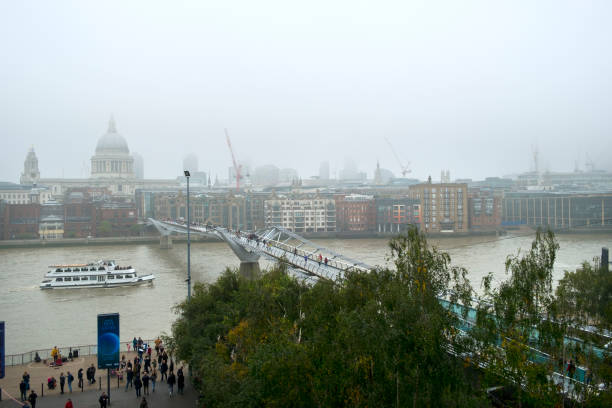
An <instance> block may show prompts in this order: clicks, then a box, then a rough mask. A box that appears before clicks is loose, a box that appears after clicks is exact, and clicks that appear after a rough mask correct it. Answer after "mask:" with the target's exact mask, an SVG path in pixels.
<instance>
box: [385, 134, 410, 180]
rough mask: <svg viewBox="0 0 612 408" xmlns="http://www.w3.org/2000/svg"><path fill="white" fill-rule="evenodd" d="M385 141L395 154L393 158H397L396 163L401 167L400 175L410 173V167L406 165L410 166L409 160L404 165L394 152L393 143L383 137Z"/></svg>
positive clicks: (403, 175)
mask: <svg viewBox="0 0 612 408" xmlns="http://www.w3.org/2000/svg"><path fill="white" fill-rule="evenodd" d="M385 141H386V142H387V144H388V145H389V148H390V149H391V151H392V152H393V156H395V160H397V164H399V166H400V168H401V169H402V177H406V174H408V173H410V169H409V168H408V166H410V162H407V163H406V165H404V164H402V161H401V160H400V158H399V156H398V155H397V153H396V152H395V148H393V145H392V144H391V142H390V141H389V139H387V138H386V137H385Z"/></svg>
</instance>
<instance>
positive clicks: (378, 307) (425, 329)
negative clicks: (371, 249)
mask: <svg viewBox="0 0 612 408" xmlns="http://www.w3.org/2000/svg"><path fill="white" fill-rule="evenodd" d="M390 249H391V257H392V259H393V261H394V264H395V268H396V269H395V270H390V269H376V270H373V271H370V272H367V273H366V272H346V274H345V276H344V277H343V278H341V279H338V280H337V281H334V282H332V281H327V280H320V281H318V282H316V283H315V284H314V285H307V284H305V283H304V282H303V281H301V280H300V279H298V278H295V277H292V276H290V275H289V274H288V273H287V271H286V269H285V267H284V266H283V265H282V264H279V265H276V266H275V267H274V268H272V269H271V270H269V271H267V272H266V273H264V274H263V275H262V277H261V278H260V279H258V280H245V279H242V278H241V277H240V276H239V274H238V273H237V272H236V271H230V270H226V271H225V273H224V274H223V275H222V276H221V277H220V278H219V279H218V281H217V282H216V283H214V284H211V285H201V284H199V285H196V286H195V290H194V295H193V296H192V298H191V301H189V302H183V303H182V304H180V305H179V306H178V308H177V309H178V311H179V312H180V317H179V318H178V319H177V321H176V322H175V324H174V325H173V329H172V337H173V339H174V345H175V347H176V352H177V354H178V357H179V358H180V359H182V360H186V361H188V362H189V363H190V365H191V367H192V369H193V371H194V375H195V378H196V381H195V382H196V386H197V388H198V389H199V390H200V392H201V393H202V394H203V395H204V401H203V403H204V404H206V406H270V407H286V406H296V407H300V406H302V407H312V406H319V407H328V406H353V407H366V406H382V407H386V406H388V407H399V406H413V407H416V406H449V407H453V406H480V405H483V404H485V400H484V397H483V393H482V392H479V391H478V390H477V389H475V388H473V386H472V382H471V381H470V380H471V378H470V377H468V376H466V370H465V368H464V362H463V361H462V360H461V359H460V358H457V354H460V353H461V351H462V350H463V348H464V344H463V341H462V337H461V336H459V334H458V331H457V330H456V329H455V327H456V324H457V319H456V316H455V315H454V314H453V313H451V312H450V311H449V310H448V309H446V308H445V307H443V306H442V305H441V303H440V301H439V299H438V298H439V297H448V298H452V299H453V300H455V301H456V300H458V299H464V300H465V301H466V302H469V299H470V297H471V291H472V289H471V286H470V285H469V282H468V281H467V279H466V278H465V275H466V271H465V270H464V269H461V268H453V267H451V266H450V257H449V256H448V254H445V253H441V252H438V251H437V250H436V249H435V248H430V247H428V245H427V241H426V239H425V237H424V236H423V235H422V234H419V233H418V231H416V230H415V229H412V230H410V231H409V232H408V233H407V234H406V235H404V236H402V237H399V238H396V239H394V240H392V241H391V242H390ZM449 350H454V351H455V354H453V353H450V352H449Z"/></svg>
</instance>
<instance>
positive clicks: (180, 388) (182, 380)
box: [176, 368, 185, 395]
mask: <svg viewBox="0 0 612 408" xmlns="http://www.w3.org/2000/svg"><path fill="white" fill-rule="evenodd" d="M176 386H177V387H178V393H179V394H181V395H183V389H184V388H185V376H184V375H183V370H182V369H180V368H179V370H178V375H177V379H176Z"/></svg>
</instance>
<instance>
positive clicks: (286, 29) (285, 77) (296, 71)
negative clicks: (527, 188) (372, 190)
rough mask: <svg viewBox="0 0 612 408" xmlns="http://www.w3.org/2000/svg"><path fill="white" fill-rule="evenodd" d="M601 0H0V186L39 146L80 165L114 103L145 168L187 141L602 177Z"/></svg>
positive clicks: (366, 166)
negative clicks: (594, 171) (589, 165)
mask: <svg viewBox="0 0 612 408" xmlns="http://www.w3.org/2000/svg"><path fill="white" fill-rule="evenodd" d="M611 12H612V3H610V2H607V1H593V2H589V3H588V4H587V3H582V2H570V1H539V2H530V1H513V2H503V3H502V2H487V1H463V2H453V1H437V2H432V1H412V2H400V1H380V2H359V1H338V2H323V1H311V2H306V3H292V2H286V1H261V2H249V1H227V2H215V3H213V2H201V1H184V2H180V3H178V2H168V3H167V4H162V3H153V2H145V1H133V2H120V1H108V2H104V3H89V2H87V3H75V2H68V1H54V2H44V1H22V2H5V3H3V4H2V6H0V34H1V35H0V50H2V57H3V58H2V60H3V63H2V64H0V78H1V80H2V91H1V92H0V107H1V109H0V136H1V137H2V149H1V152H2V153H1V154H0V181H11V182H18V179H19V175H20V174H21V172H22V171H23V162H24V159H25V157H26V154H27V152H28V149H29V148H30V147H31V146H34V149H35V151H36V155H37V157H38V159H39V168H40V171H41V177H42V178H52V177H66V178H80V177H88V175H89V174H84V171H83V169H84V164H85V165H86V166H87V168H89V165H90V159H91V156H92V155H93V154H94V151H95V147H96V143H97V141H98V139H99V138H100V136H102V135H103V134H104V133H105V132H106V129H107V124H108V120H109V118H110V115H111V114H113V115H114V117H115V120H116V123H117V130H118V132H119V133H120V134H122V135H123V136H124V137H125V139H126V140H127V142H128V146H129V149H130V152H138V153H139V154H141V155H142V156H143V158H144V168H145V177H146V178H174V177H176V176H178V175H179V174H180V172H181V170H182V160H183V157H184V156H185V155H187V154H188V153H194V154H196V155H197V156H198V159H199V167H200V170H202V171H206V172H209V171H210V172H211V173H212V177H213V179H214V177H215V175H218V176H219V178H220V179H221V178H227V174H228V167H230V166H231V164H232V161H231V156H230V153H229V150H228V148H227V145H226V142H225V136H224V133H223V129H224V128H228V130H229V133H230V136H231V138H232V144H233V146H234V148H235V152H236V155H237V157H238V159H239V160H240V161H248V162H250V163H251V166H252V167H253V168H254V167H257V166H260V165H264V164H274V165H276V166H278V167H279V168H295V169H297V170H298V172H299V174H300V176H301V177H302V178H304V179H306V178H308V177H310V176H315V175H318V171H319V164H320V162H321V161H329V162H330V174H331V175H332V177H333V176H334V175H335V174H336V173H337V172H339V170H341V169H342V167H343V165H344V161H345V158H347V157H351V158H352V159H354V160H355V161H356V162H357V163H358V167H359V170H360V171H364V172H366V173H367V174H368V177H370V178H371V177H372V176H373V172H374V169H375V168H376V162H377V161H379V162H380V165H381V167H383V168H386V169H388V170H391V171H392V172H393V173H394V174H395V175H396V176H400V167H399V165H398V163H397V161H396V159H395V157H394V156H393V154H392V152H391V150H390V148H389V146H388V145H387V143H386V142H385V139H384V138H385V137H386V138H388V139H389V140H390V141H391V143H392V144H393V145H394V146H395V149H396V151H397V154H398V155H399V156H400V158H401V160H402V161H404V162H408V161H409V162H410V163H411V164H410V168H411V169H412V173H411V174H409V175H408V177H414V178H418V179H421V180H424V179H426V178H427V176H429V175H431V176H432V178H433V179H434V180H437V179H439V177H440V171H441V170H442V169H448V170H450V173H451V178H452V179H456V178H472V179H475V180H479V179H483V178H485V177H488V176H499V177H501V176H504V175H507V174H512V173H521V172H524V171H529V170H531V169H533V160H532V151H533V149H534V147H536V146H537V149H538V151H539V156H540V169H541V170H550V171H572V170H573V169H574V167H575V162H578V164H579V166H580V168H581V169H583V170H584V169H585V163H586V162H587V161H591V162H593V163H594V165H595V166H596V168H599V169H605V170H612V165H611V164H610V160H609V159H608V157H607V153H608V152H609V151H610V150H611V148H612V137H610V136H611V130H612V125H611V122H610V120H609V119H608V115H609V112H610V111H611V108H612V97H611V95H612V92H611V91H612V80H611V76H610V72H612V55H611V53H610V52H609V48H610V46H609V39H610V38H612V28H611V26H610V24H609V23H608V21H607V20H608V16H610V15H611Z"/></svg>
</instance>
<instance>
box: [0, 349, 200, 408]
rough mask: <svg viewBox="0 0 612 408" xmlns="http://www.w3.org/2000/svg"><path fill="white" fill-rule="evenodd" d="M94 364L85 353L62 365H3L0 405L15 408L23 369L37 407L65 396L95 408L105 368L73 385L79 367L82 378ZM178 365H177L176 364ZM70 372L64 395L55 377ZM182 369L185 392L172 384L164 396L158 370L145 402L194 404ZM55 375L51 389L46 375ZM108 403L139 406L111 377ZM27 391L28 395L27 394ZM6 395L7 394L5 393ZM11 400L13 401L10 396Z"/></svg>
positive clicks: (78, 407)
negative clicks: (93, 380)
mask: <svg viewBox="0 0 612 408" xmlns="http://www.w3.org/2000/svg"><path fill="white" fill-rule="evenodd" d="M122 354H125V355H126V358H131V359H132V360H133V359H134V357H135V356H136V353H134V352H131V353H122ZM91 364H94V367H97V357H96V356H86V357H79V358H75V359H74V360H73V361H69V362H66V363H64V365H63V366H62V367H57V368H53V367H49V366H47V365H45V364H43V363H30V364H24V365H18V366H11V367H6V376H5V377H4V378H3V379H0V388H2V401H0V408H17V407H19V406H20V404H21V402H19V383H20V382H21V376H22V375H23V373H24V371H27V372H28V373H29V374H30V387H31V389H34V390H35V391H36V393H37V394H38V399H37V402H36V407H37V408H48V407H49V408H50V407H56V408H63V407H64V405H65V404H66V401H67V400H68V398H70V399H71V400H72V403H73V405H74V408H89V407H99V406H100V404H99V403H98V398H99V397H100V395H101V394H102V391H105V392H106V391H107V381H106V379H107V372H106V370H98V369H96V383H95V384H91V385H89V384H87V379H86V378H84V380H83V382H84V386H83V390H81V389H80V388H77V385H78V379H77V372H78V371H79V368H83V376H84V377H85V370H86V369H87V367H89V366H91ZM177 368H178V367H177ZM68 371H70V372H71V373H72V375H74V377H75V380H74V382H73V383H72V394H70V393H69V392H68V385H67V384H66V386H65V387H64V394H63V395H61V394H60V389H59V388H60V387H59V376H60V373H62V372H63V373H64V375H66V373H67V372H68ZM184 371H185V394H184V395H177V394H176V391H177V387H176V385H175V386H174V393H175V394H174V396H173V397H172V398H170V397H169V395H168V386H167V385H166V382H161V381H159V378H160V375H159V371H158V381H157V384H156V389H155V393H153V392H151V385H149V392H150V395H148V396H145V398H146V399H147V402H148V406H149V408H157V407H190V408H193V407H196V400H197V393H196V391H195V390H194V389H193V388H192V387H191V384H190V382H189V378H188V376H187V369H185V370H184ZM51 376H53V377H55V378H56V379H57V380H58V386H57V387H56V389H54V390H49V389H48V388H47V378H49V377H51ZM110 385H111V406H112V407H134V408H138V407H139V406H140V398H137V397H136V391H135V390H134V389H133V388H129V389H128V391H127V392H126V391H125V378H124V379H123V380H121V381H118V379H117V377H111V381H110ZM29 393H30V392H29V391H28V395H29ZM9 395H10V396H9ZM11 397H12V398H14V399H15V400H17V401H15V400H13V399H12V398H11Z"/></svg>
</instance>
